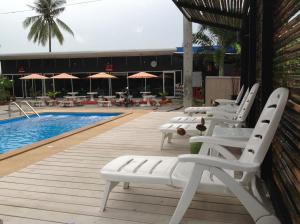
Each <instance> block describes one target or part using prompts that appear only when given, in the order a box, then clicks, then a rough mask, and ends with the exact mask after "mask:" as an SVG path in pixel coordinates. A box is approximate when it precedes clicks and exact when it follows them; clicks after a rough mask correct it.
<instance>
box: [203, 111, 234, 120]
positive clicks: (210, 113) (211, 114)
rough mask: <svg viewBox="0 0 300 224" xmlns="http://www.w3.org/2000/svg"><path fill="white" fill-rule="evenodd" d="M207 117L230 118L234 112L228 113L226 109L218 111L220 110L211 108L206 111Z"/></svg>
mask: <svg viewBox="0 0 300 224" xmlns="http://www.w3.org/2000/svg"><path fill="white" fill-rule="evenodd" d="M206 114H207V115H208V117H209V118H224V119H229V120H232V119H233V118H234V117H235V116H236V114H235V113H229V112H226V111H220V110H211V111H208V112H207V113H206Z"/></svg>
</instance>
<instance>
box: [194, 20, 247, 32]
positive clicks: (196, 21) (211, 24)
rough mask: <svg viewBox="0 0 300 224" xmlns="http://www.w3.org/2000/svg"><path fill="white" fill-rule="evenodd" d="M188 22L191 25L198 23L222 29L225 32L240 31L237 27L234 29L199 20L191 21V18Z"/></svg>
mask: <svg viewBox="0 0 300 224" xmlns="http://www.w3.org/2000/svg"><path fill="white" fill-rule="evenodd" d="M190 21H191V22H193V23H200V24H203V25H207V26H213V27H218V28H223V29H226V30H234V31H239V30H241V28H239V27H234V26H229V25H224V24H219V23H212V22H208V21H203V20H201V19H193V18H192V19H191V20H190Z"/></svg>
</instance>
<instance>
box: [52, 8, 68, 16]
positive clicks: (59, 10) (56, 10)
mask: <svg viewBox="0 0 300 224" xmlns="http://www.w3.org/2000/svg"><path fill="white" fill-rule="evenodd" d="M63 11H65V7H61V8H57V9H53V10H52V11H51V14H52V15H53V17H56V16H58V15H59V14H61V13H62V12H63Z"/></svg>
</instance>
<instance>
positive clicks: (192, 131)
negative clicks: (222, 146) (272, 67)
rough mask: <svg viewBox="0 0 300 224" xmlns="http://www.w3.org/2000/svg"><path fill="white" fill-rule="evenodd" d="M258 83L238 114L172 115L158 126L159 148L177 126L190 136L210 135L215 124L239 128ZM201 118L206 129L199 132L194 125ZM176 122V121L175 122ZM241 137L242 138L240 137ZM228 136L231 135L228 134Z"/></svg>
mask: <svg viewBox="0 0 300 224" xmlns="http://www.w3.org/2000/svg"><path fill="white" fill-rule="evenodd" d="M258 87H259V84H258V83H256V84H254V85H253V86H252V88H251V91H250V93H249V94H248V97H247V99H246V100H245V103H244V104H243V106H242V108H241V109H240V110H239V113H238V114H231V113H226V112H222V113H221V112H218V113H217V112H215V113H213V114H212V115H213V116H211V117H209V116H205V117H174V118H172V119H171V120H170V122H169V123H166V124H163V125H161V126H160V128H159V129H160V131H161V133H162V139H161V149H162V148H163V145H164V142H165V140H166V139H168V142H169V143H170V142H171V140H172V138H173V136H174V135H175V134H177V130H178V128H182V129H184V130H185V136H187V137H191V136H196V135H203V134H205V135H208V136H211V135H212V133H213V130H214V128H215V126H217V125H219V126H227V127H228V126H230V127H235V128H239V127H242V126H243V125H244V123H245V121H246V118H247V116H248V114H249V112H250V110H251V107H252V105H253V103H254V100H255V96H256V94H257V91H258ZM201 118H204V119H205V123H206V127H207V130H206V132H204V133H201V132H200V131H199V130H198V129H197V128H196V126H197V125H198V124H199V123H200V120H201ZM175 122H177V123H175ZM184 122H185V123H184ZM236 136H237V139H245V137H247V138H248V135H247V136H244V137H243V136H241V135H236ZM241 137H242V138H241ZM230 138H232V135H231V134H230Z"/></svg>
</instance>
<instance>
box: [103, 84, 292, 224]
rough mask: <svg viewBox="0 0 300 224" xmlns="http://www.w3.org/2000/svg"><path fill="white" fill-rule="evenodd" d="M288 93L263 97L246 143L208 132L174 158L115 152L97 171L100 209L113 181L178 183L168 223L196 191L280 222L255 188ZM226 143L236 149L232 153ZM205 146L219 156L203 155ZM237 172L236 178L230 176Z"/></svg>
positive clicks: (265, 223) (261, 223)
mask: <svg viewBox="0 0 300 224" xmlns="http://www.w3.org/2000/svg"><path fill="white" fill-rule="evenodd" d="M287 98H288V90H287V89H285V88H278V89H276V90H275V91H274V92H273V93H272V94H271V96H270V97H269V99H268V101H267V103H266V105H265V107H264V109H263V111H262V113H261V115H260V117H259V119H258V121H257V124H256V126H255V128H254V130H253V133H252V135H251V137H250V139H249V140H248V141H247V142H243V141H232V140H228V139H221V138H214V137H211V136H210V137H209V136H197V137H193V138H191V139H190V142H203V144H202V147H201V150H200V154H198V155H195V154H187V155H181V156H178V157H162V156H121V157H118V158H116V159H114V160H112V161H111V162H109V163H108V164H106V165H105V166H104V167H103V168H102V170H101V173H102V176H103V178H104V179H106V186H105V190H104V195H103V199H102V203H101V209H102V210H104V209H105V206H106V203H107V199H108V197H109V193H110V192H111V190H112V189H113V188H114V187H115V186H116V185H117V184H118V183H119V182H124V187H125V188H128V187H129V182H143V183H149V184H168V185H171V186H176V187H182V188H183V193H182V195H181V198H180V200H179V202H178V205H177V207H176V210H175V212H174V214H173V216H172V218H171V220H170V222H169V224H179V223H180V221H181V220H182V218H183V215H184V214H185V212H186V210H187V209H188V207H189V205H190V203H191V201H192V199H193V197H194V195H195V193H196V191H197V190H198V191H201V192H206V191H208V192H212V191H213V192H220V191H221V192H223V193H225V192H227V190H229V191H230V192H232V193H233V194H234V195H235V196H236V197H237V198H238V199H239V200H240V201H241V203H242V204H243V205H244V207H245V208H246V209H247V210H248V212H249V214H250V215H251V217H252V218H253V220H254V222H255V223H256V224H280V221H279V220H278V219H277V218H276V216H274V215H273V214H271V213H270V212H269V211H268V210H267V209H266V208H265V206H264V204H263V200H262V197H261V196H260V194H259V192H258V191H257V189H256V185H255V181H256V178H257V177H258V176H259V172H260V165H261V163H262V162H263V160H264V157H265V155H266V153H267V151H268V148H269V146H270V144H271V141H272V138H273V137H274V134H275V132H276V129H277V127H278V124H279V121H280V119H281V116H282V113H283V111H284V107H285V104H286V101H287ZM226 147H239V148H241V149H242V155H241V156H240V158H236V157H235V156H234V155H233V154H232V153H231V152H230V151H228V150H227V148H226ZM210 149H213V150H216V151H217V152H218V153H219V154H221V155H222V157H212V156H208V154H207V153H208V151H209V150H210ZM236 172H238V173H239V174H241V175H240V178H237V177H236V176H237V175H234V174H235V173H236Z"/></svg>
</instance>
